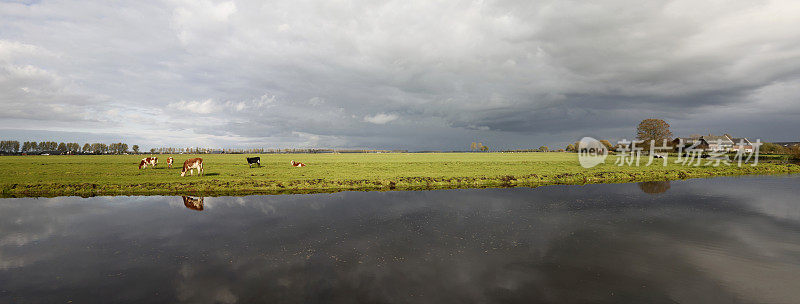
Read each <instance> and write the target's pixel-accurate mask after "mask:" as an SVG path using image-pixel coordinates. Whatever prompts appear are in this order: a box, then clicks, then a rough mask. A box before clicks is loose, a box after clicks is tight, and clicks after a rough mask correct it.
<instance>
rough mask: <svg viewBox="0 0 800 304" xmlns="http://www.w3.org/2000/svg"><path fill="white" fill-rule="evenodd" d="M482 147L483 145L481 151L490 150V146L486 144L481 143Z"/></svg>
mask: <svg viewBox="0 0 800 304" xmlns="http://www.w3.org/2000/svg"><path fill="white" fill-rule="evenodd" d="M480 147H481V148H480V149H481V151H483V152H486V151H489V147H488V146H484V145H483V144H482V143H481V144H480Z"/></svg>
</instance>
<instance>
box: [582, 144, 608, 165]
mask: <svg viewBox="0 0 800 304" xmlns="http://www.w3.org/2000/svg"><path fill="white" fill-rule="evenodd" d="M607 156H608V149H606V146H605V145H603V143H601V142H600V141H598V140H597V139H594V138H591V137H584V138H581V140H580V141H579V142H578V162H580V163H581V167H584V168H586V169H589V168H592V167H594V166H597V165H599V164H602V163H603V162H605V161H606V157H607Z"/></svg>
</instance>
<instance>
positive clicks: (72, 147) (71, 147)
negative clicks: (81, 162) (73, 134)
mask: <svg viewBox="0 0 800 304" xmlns="http://www.w3.org/2000/svg"><path fill="white" fill-rule="evenodd" d="M67 151H69V152H71V153H76V152H80V151H81V145H79V144H78V143H67Z"/></svg>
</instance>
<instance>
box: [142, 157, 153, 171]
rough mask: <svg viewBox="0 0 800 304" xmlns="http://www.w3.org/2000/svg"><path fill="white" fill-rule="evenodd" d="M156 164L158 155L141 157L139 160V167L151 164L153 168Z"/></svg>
mask: <svg viewBox="0 0 800 304" xmlns="http://www.w3.org/2000/svg"><path fill="white" fill-rule="evenodd" d="M157 164H158V157H148V158H142V161H140V162H139V169H144V168H147V165H150V166H153V168H155V167H156V165H157Z"/></svg>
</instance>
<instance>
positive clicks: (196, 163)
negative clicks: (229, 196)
mask: <svg viewBox="0 0 800 304" xmlns="http://www.w3.org/2000/svg"><path fill="white" fill-rule="evenodd" d="M194 169H197V173H199V174H200V175H203V174H204V172H203V159H202V158H199V157H198V158H190V159H187V160H186V161H185V162H183V169H182V170H181V176H186V171H189V175H194V171H192V170H194Z"/></svg>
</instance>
